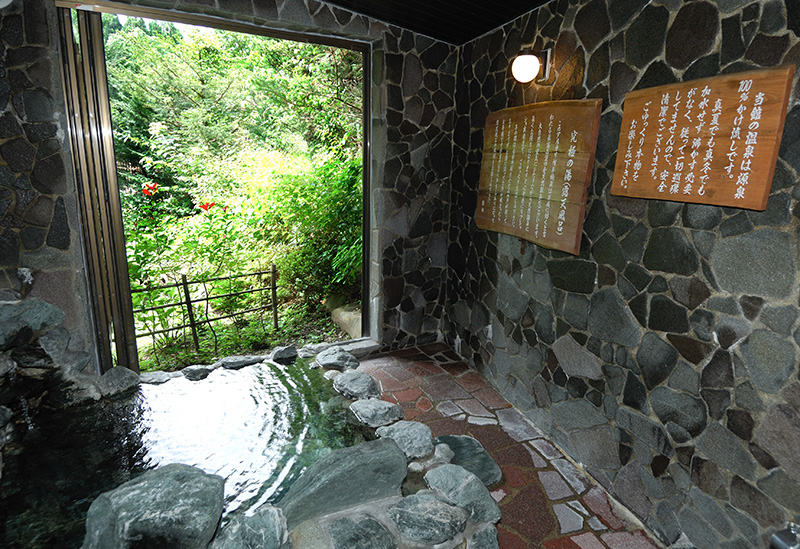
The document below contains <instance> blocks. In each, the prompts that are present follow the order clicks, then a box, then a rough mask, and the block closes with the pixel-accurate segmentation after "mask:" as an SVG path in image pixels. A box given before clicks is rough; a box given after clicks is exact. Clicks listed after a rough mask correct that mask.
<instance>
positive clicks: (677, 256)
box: [642, 227, 699, 276]
mask: <svg viewBox="0 0 800 549" xmlns="http://www.w3.org/2000/svg"><path fill="white" fill-rule="evenodd" d="M642 261H643V264H644V266H645V268H647V269H649V270H651V271H663V272H666V273H675V274H680V275H684V276H689V275H692V274H694V272H695V271H696V270H697V267H698V266H699V264H698V261H697V253H696V252H695V250H694V247H693V246H692V244H691V242H689V239H688V238H687V237H686V233H685V232H684V231H683V230H682V229H678V228H672V227H668V228H657V229H653V232H652V233H651V234H650V240H649V241H648V243H647V247H646V248H645V251H644V257H643V259H642Z"/></svg>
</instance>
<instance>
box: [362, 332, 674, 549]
mask: <svg viewBox="0 0 800 549" xmlns="http://www.w3.org/2000/svg"><path fill="white" fill-rule="evenodd" d="M359 370H361V371H364V372H366V373H368V374H370V375H372V376H373V377H374V378H375V379H377V380H378V381H379V383H380V386H381V393H382V394H381V398H382V399H383V400H386V401H388V402H393V403H397V404H399V405H400V406H401V407H402V408H403V410H404V412H405V419H407V420H416V421H420V422H422V423H425V424H426V425H428V427H430V429H431V432H432V433H433V436H435V437H436V436H441V435H470V436H472V437H474V438H476V439H478V440H479V441H480V442H481V444H483V446H484V448H486V450H487V451H488V452H489V454H490V455H491V456H492V457H493V458H494V460H495V461H496V462H497V464H498V465H499V466H500V468H501V470H502V471H503V479H502V480H501V481H500V482H499V483H497V484H495V485H493V486H491V487H490V488H489V489H490V491H491V493H492V496H493V497H494V498H495V500H497V502H498V503H499V504H500V508H501V510H502V512H503V516H502V519H501V520H500V523H499V524H498V525H497V530H498V540H499V543H500V548H501V549H518V548H528V547H541V548H544V549H628V548H635V549H649V548H656V547H661V545H660V544H658V543H657V542H655V541H654V540H653V539H652V538H651V537H650V535H649V534H648V533H647V532H646V531H645V530H644V529H643V528H642V526H641V524H639V523H636V522H635V521H633V520H632V519H630V518H628V514H626V513H624V512H621V511H620V507H619V505H618V504H617V503H616V502H614V501H612V500H611V499H609V497H608V494H607V493H606V492H605V490H604V489H603V488H602V487H600V486H599V485H598V484H597V483H595V482H594V481H592V480H591V479H590V478H589V477H588V476H587V475H586V474H585V473H584V472H582V471H581V470H579V469H578V468H576V467H575V466H574V465H573V464H572V462H570V461H569V460H567V459H566V458H565V457H564V455H563V454H562V453H561V451H559V450H558V448H556V447H555V446H553V445H552V444H551V443H550V442H548V441H547V440H546V439H545V438H544V437H543V435H542V433H540V432H539V431H538V430H537V429H536V428H535V427H534V426H533V424H531V423H530V422H529V421H528V420H527V419H526V418H525V417H524V416H523V415H522V414H520V413H519V412H518V411H517V410H515V409H514V408H512V407H511V405H510V404H509V403H508V402H506V400H505V399H504V398H503V397H502V395H500V394H499V393H498V392H497V391H495V390H494V389H493V388H492V386H491V385H490V384H489V382H488V381H486V380H485V379H484V378H483V377H482V376H481V375H480V374H478V373H477V372H475V371H474V370H470V369H469V367H468V366H467V365H466V364H465V363H464V362H463V361H462V360H461V359H460V358H459V357H458V355H457V354H456V353H455V352H454V351H452V350H451V349H450V348H449V347H448V346H447V345H445V344H443V343H433V344H430V345H425V346H421V347H415V348H411V349H404V350H401V351H395V352H391V353H387V354H382V355H376V356H371V357H367V358H364V359H362V360H361V365H360V366H359Z"/></svg>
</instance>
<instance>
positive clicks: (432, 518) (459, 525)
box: [388, 494, 467, 545]
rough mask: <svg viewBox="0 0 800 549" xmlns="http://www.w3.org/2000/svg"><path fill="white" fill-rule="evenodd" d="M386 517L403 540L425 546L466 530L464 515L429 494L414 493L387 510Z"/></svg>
mask: <svg viewBox="0 0 800 549" xmlns="http://www.w3.org/2000/svg"><path fill="white" fill-rule="evenodd" d="M388 514H389V517H390V518H391V519H392V521H394V524H395V526H396V527H397V530H398V531H399V532H400V535H402V536H403V537H404V538H406V539H408V540H410V541H412V542H416V543H424V544H429V545H435V544H438V543H444V542H446V541H448V540H451V539H453V538H454V537H455V536H457V535H458V534H460V533H461V532H463V531H464V529H465V528H466V527H467V512H466V511H465V510H464V509H462V508H460V507H456V506H455V505H450V504H449V503H446V502H444V501H442V500H440V499H439V498H438V497H436V496H435V495H433V494H414V495H411V496H407V497H405V498H403V500H402V501H400V502H399V503H397V504H396V505H393V506H391V507H389V510H388Z"/></svg>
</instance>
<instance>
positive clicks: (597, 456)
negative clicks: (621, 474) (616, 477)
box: [570, 425, 666, 470]
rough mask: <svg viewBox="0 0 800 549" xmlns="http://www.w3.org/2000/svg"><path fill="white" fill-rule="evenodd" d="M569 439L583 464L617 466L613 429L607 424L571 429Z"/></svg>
mask: <svg viewBox="0 0 800 549" xmlns="http://www.w3.org/2000/svg"><path fill="white" fill-rule="evenodd" d="M665 438H666V437H665ZM570 441H571V443H572V448H573V450H574V455H575V457H576V458H577V460H578V461H580V462H581V463H582V464H583V465H585V466H587V467H597V468H599V469H612V470H613V469H618V468H619V466H620V459H619V450H618V446H617V443H616V441H615V440H614V431H613V429H611V427H609V426H608V425H598V426H597V427H592V428H591V429H582V430H576V431H573V432H572V433H570Z"/></svg>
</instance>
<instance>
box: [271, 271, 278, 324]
mask: <svg viewBox="0 0 800 549" xmlns="http://www.w3.org/2000/svg"><path fill="white" fill-rule="evenodd" d="M270 281H271V283H272V325H273V326H274V327H275V330H276V331H277V330H278V289H277V288H278V269H277V268H276V267H275V264H274V263H273V264H272V268H271V269H270Z"/></svg>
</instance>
